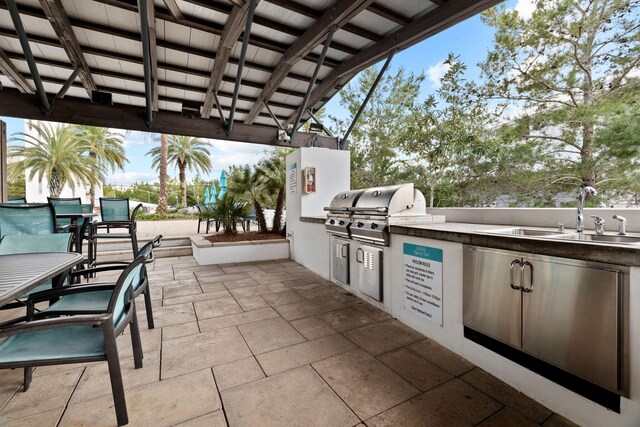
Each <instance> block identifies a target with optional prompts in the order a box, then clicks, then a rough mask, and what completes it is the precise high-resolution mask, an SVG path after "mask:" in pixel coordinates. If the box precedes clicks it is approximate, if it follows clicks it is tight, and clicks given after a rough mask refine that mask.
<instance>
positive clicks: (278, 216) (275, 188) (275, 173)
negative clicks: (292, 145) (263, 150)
mask: <svg viewBox="0 0 640 427" xmlns="http://www.w3.org/2000/svg"><path fill="white" fill-rule="evenodd" d="M284 156H286V153H285V154H281V153H275V154H274V155H272V156H271V157H269V158H267V159H264V160H263V161H262V162H260V165H259V167H258V173H259V175H260V181H261V183H262V186H263V188H264V189H265V190H266V191H267V192H268V193H269V194H277V196H276V205H275V212H274V215H273V227H272V228H271V231H272V232H273V233H275V234H280V232H281V231H282V211H283V210H284V204H285V191H284V190H285V185H286V183H287V174H286V160H285V157H284Z"/></svg>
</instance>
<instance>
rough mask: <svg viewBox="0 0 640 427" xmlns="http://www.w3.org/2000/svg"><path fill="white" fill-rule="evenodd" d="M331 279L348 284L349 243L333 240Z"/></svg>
mask: <svg viewBox="0 0 640 427" xmlns="http://www.w3.org/2000/svg"><path fill="white" fill-rule="evenodd" d="M332 259H333V278H334V279H335V280H337V281H338V282H340V283H342V284H345V285H348V284H349V242H348V241H347V240H342V239H333V250H332Z"/></svg>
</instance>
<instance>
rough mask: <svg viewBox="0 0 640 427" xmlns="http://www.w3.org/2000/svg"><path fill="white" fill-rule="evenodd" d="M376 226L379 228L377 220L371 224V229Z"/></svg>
mask: <svg viewBox="0 0 640 427" xmlns="http://www.w3.org/2000/svg"><path fill="white" fill-rule="evenodd" d="M376 228H378V224H376V223H375V222H374V223H373V224H371V229H372V230H375V229H376Z"/></svg>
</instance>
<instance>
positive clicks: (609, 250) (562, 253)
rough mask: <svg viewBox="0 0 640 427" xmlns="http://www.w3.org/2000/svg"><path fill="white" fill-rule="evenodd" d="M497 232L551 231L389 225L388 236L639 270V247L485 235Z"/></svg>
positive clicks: (450, 224)
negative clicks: (394, 235) (440, 241)
mask: <svg viewBox="0 0 640 427" xmlns="http://www.w3.org/2000/svg"><path fill="white" fill-rule="evenodd" d="M500 228H531V229H540V230H552V229H549V228H542V227H525V226H513V225H496V224H468V223H456V222H448V223H443V224H424V225H408V226H397V225H396V226H393V225H392V226H391V234H400V235H405V236H414V237H422V238H426V239H434V240H445V241H449V242H457V243H462V244H465V245H475V246H485V247H490V248H496V249H505V250H512V251H518V252H529V253H534V254H541V255H551V256H559V257H564V258H572V259H580V260H585V261H596V262H604V263H610V264H617V265H628V266H634V267H640V244H615V243H606V244H604V243H594V242H589V241H576V240H561V239H553V238H549V237H544V236H520V235H509V234H503V235H501V234H494V233H487V230H495V229H500ZM565 232H566V233H575V230H571V229H567V230H566V231H565ZM607 234H611V233H607Z"/></svg>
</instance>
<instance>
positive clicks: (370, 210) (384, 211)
mask: <svg viewBox="0 0 640 427" xmlns="http://www.w3.org/2000/svg"><path fill="white" fill-rule="evenodd" d="M350 210H351V211H357V212H380V213H386V212H387V211H389V208H388V207H386V206H385V207H383V206H379V207H377V208H365V207H362V208H359V207H357V206H356V207H354V208H351V209H350Z"/></svg>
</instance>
